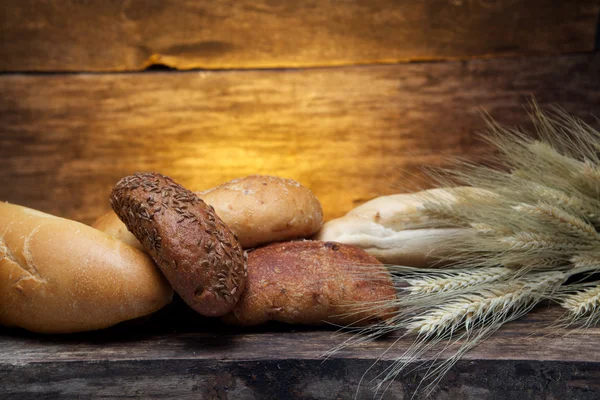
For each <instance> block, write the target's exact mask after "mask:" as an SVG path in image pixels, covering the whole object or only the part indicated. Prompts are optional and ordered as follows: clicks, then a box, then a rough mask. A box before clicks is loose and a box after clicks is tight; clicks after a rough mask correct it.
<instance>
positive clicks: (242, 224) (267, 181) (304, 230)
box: [198, 175, 323, 249]
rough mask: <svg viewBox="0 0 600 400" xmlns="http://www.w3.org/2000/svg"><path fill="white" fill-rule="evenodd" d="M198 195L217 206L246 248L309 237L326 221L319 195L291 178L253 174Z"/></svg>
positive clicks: (221, 215)
mask: <svg viewBox="0 0 600 400" xmlns="http://www.w3.org/2000/svg"><path fill="white" fill-rule="evenodd" d="M198 195H199V196H200V198H202V199H203V200H204V201H205V202H206V203H208V204H210V205H212V206H213V207H214V208H215V211H216V212H217V215H219V216H220V217H221V218H222V219H223V221H224V222H225V223H226V224H227V226H229V227H230V228H231V230H232V231H233V232H234V233H235V234H236V235H237V237H238V239H239V241H240V244H241V245H242V247H243V248H245V249H248V248H253V247H256V246H258V245H261V244H265V243H271V242H275V241H285V240H291V239H297V238H306V237H309V236H311V235H313V234H314V233H315V232H317V231H318V230H319V228H321V225H322V224H323V211H322V209H321V204H320V203H319V201H318V200H317V198H316V197H315V196H314V195H313V194H312V192H311V191H310V190H309V189H307V188H306V187H304V186H302V185H301V184H300V183H298V182H296V181H294V180H291V179H284V178H279V177H275V176H265V175H251V176H247V177H245V178H241V179H235V180H233V181H230V182H227V183H224V184H222V185H220V186H217V187H216V188H214V189H210V190H207V191H205V192H200V193H198Z"/></svg>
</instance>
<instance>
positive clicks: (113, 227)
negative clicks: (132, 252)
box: [92, 210, 145, 251]
mask: <svg viewBox="0 0 600 400" xmlns="http://www.w3.org/2000/svg"><path fill="white" fill-rule="evenodd" d="M92 227H94V228H96V229H98V230H101V231H102V232H104V233H106V234H107V235H110V236H112V237H115V238H117V239H119V240H121V241H123V242H125V243H127V244H128V245H130V246H133V247H135V248H136V249H138V250H141V251H145V250H144V246H142V244H141V243H140V241H139V240H137V239H136V237H135V236H133V233H131V232H129V230H128V229H127V226H125V224H124V223H123V221H121V220H120V219H119V217H118V216H117V214H115V212H114V211H113V210H110V211H109V212H107V213H106V214H104V215H102V216H100V217H99V218H98V219H97V220H96V221H94V223H93V224H92Z"/></svg>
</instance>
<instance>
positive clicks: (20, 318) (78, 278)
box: [0, 203, 173, 333]
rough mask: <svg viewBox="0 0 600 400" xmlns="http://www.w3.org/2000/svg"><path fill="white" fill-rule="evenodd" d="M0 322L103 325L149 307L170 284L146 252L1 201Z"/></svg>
mask: <svg viewBox="0 0 600 400" xmlns="http://www.w3.org/2000/svg"><path fill="white" fill-rule="evenodd" d="M0 227H2V231H1V232H0V324H2V325H6V326H18V327H21V328H25V329H27V330H30V331H33V332H40V333H71V332H81V331H89V330H95V329H102V328H106V327H109V326H111V325H114V324H117V323H119V322H122V321H126V320H130V319H134V318H138V317H142V316H145V315H148V314H151V313H153V312H155V311H157V310H158V309H160V308H162V307H163V306H164V305H166V304H168V303H170V302H171V299H172V296H173V290H172V289H171V287H170V286H169V284H168V282H167V281H166V279H165V278H164V277H163V276H162V274H161V273H160V271H159V270H158V268H156V266H155V265H154V263H153V262H152V260H151V259H150V257H148V255H147V254H145V253H144V252H141V251H139V250H137V249H135V248H133V247H131V246H129V245H127V244H125V243H123V242H121V241H119V240H116V239H115V238H113V237H111V236H109V235H106V234H104V233H102V232H100V231H98V230H96V229H93V228H91V227H89V226H86V225H83V224H80V223H78V222H75V221H71V220H67V219H63V218H58V217H54V216H52V215H49V214H45V213H42V212H39V211H36V210H32V209H29V208H26V207H21V206H17V205H12V204H8V203H0Z"/></svg>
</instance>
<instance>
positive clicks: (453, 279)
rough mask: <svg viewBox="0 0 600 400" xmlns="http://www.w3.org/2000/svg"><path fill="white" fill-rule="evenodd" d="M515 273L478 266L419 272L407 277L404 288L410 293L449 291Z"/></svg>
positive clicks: (481, 283) (497, 279)
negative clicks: (464, 268)
mask: <svg viewBox="0 0 600 400" xmlns="http://www.w3.org/2000/svg"><path fill="white" fill-rule="evenodd" d="M514 275H515V271H514V270H512V269H510V268H505V267H490V268H479V269H475V270H470V271H465V272H452V271H448V272H446V271H444V272H440V273H438V274H435V273H431V272H429V276H428V274H427V273H421V274H419V276H418V277H415V278H408V279H406V282H407V283H408V284H409V286H408V287H407V288H406V290H407V291H408V292H410V293H411V294H413V295H414V294H430V293H435V292H449V291H457V290H460V289H465V288H469V287H473V286H479V285H484V284H489V283H492V282H498V281H502V280H506V279H508V278H509V277H511V276H514Z"/></svg>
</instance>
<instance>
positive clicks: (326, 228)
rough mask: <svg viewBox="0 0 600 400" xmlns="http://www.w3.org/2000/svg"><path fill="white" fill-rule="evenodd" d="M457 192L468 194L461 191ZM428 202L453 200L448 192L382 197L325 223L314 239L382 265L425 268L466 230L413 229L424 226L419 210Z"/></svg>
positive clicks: (467, 231) (423, 218)
mask: <svg viewBox="0 0 600 400" xmlns="http://www.w3.org/2000/svg"><path fill="white" fill-rule="evenodd" d="M460 190H469V189H468V188H461V189H460ZM428 200H444V201H445V202H448V203H452V202H453V201H455V200H456V198H455V196H454V194H453V193H452V190H450V189H430V190H425V191H422V192H418V193H412V194H398V195H391V196H382V197H378V198H375V199H373V200H371V201H368V202H366V203H364V204H362V205H360V206H358V207H356V208H355V209H353V210H351V211H350V212H348V213H347V214H346V215H345V216H344V217H341V218H337V219H334V220H331V221H328V222H326V223H325V224H324V225H323V227H322V228H321V230H320V231H319V233H318V234H317V235H316V237H315V239H317V240H324V241H336V242H340V243H346V244H350V245H353V246H357V247H360V248H361V249H363V250H365V251H366V252H367V253H369V254H371V255H372V256H374V257H375V258H377V259H378V260H379V261H381V262H383V263H386V264H397V265H406V266H412V267H419V268H423V267H428V266H432V265H433V264H435V263H439V262H440V261H442V260H443V259H444V257H446V256H448V254H447V253H446V252H445V251H444V250H443V247H442V246H441V245H442V244H443V242H444V241H446V240H448V238H452V239H453V240H460V238H461V237H463V236H464V237H467V236H470V235H472V234H473V233H472V231H471V230H470V229H465V228H456V227H448V226H444V225H441V224H440V225H439V227H433V228H420V229H413V228H412V227H414V226H415V225H417V224H420V223H423V222H427V220H428V219H427V218H426V217H424V216H423V215H422V214H421V213H419V208H421V207H422V206H423V204H424V203H425V202H426V201H428Z"/></svg>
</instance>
